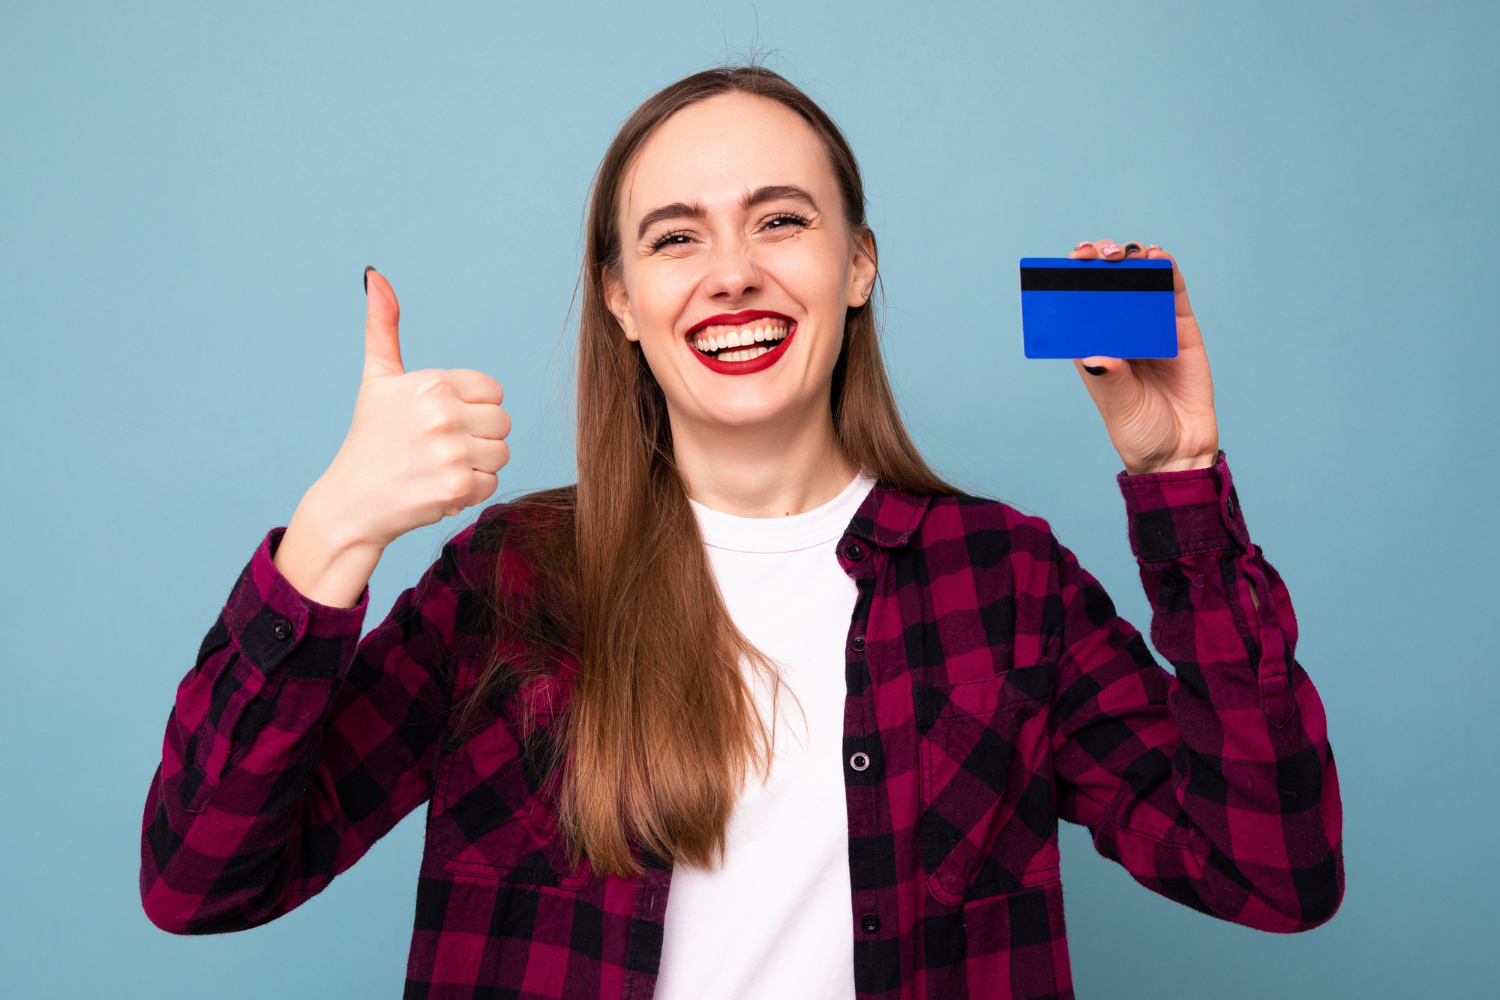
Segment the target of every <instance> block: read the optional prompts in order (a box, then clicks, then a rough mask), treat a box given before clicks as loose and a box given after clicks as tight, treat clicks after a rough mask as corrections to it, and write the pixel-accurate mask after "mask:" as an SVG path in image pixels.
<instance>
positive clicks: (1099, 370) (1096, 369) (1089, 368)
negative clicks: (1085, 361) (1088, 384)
mask: <svg viewBox="0 0 1500 1000" xmlns="http://www.w3.org/2000/svg"><path fill="white" fill-rule="evenodd" d="M1083 370H1084V371H1086V372H1088V373H1089V374H1090V375H1103V374H1104V373H1105V372H1107V371H1109V369H1108V368H1105V367H1104V366H1103V365H1084V366H1083Z"/></svg>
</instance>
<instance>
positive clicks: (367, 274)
mask: <svg viewBox="0 0 1500 1000" xmlns="http://www.w3.org/2000/svg"><path fill="white" fill-rule="evenodd" d="M373 270H375V265H374V264H371V265H370V266H368V267H366V268H365V294H366V295H369V294H370V272H371V271H373Z"/></svg>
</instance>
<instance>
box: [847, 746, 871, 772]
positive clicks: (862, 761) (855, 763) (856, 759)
mask: <svg viewBox="0 0 1500 1000" xmlns="http://www.w3.org/2000/svg"><path fill="white" fill-rule="evenodd" d="M849 766H850V767H852V768H854V769H855V770H856V771H863V770H864V769H865V768H867V767H869V766H870V758H869V755H868V754H866V753H865V752H864V751H863V750H861V751H860V752H859V753H857V754H855V755H854V756H853V757H850V758H849Z"/></svg>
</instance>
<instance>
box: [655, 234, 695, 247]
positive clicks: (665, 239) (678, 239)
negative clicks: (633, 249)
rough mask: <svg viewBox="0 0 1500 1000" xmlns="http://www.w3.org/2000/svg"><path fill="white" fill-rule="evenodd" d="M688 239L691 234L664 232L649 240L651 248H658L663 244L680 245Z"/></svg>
mask: <svg viewBox="0 0 1500 1000" xmlns="http://www.w3.org/2000/svg"><path fill="white" fill-rule="evenodd" d="M690 239H692V236H691V235H689V234H688V233H665V234H663V235H661V236H658V237H657V238H656V239H654V240H652V241H651V249H652V250H660V249H661V248H662V247H665V246H682V244H683V243H686V242H687V241H688V240H690Z"/></svg>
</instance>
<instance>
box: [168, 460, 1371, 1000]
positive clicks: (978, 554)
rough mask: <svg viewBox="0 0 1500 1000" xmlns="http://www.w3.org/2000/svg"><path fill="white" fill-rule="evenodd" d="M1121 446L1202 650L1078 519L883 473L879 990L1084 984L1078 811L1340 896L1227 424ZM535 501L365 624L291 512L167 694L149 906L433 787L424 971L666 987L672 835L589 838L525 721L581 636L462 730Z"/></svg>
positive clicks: (1306, 704)
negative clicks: (504, 582)
mask: <svg viewBox="0 0 1500 1000" xmlns="http://www.w3.org/2000/svg"><path fill="white" fill-rule="evenodd" d="M1117 480H1118V483H1119V486H1120V490H1121V492H1122V493H1123V495H1124V498H1125V507H1126V515H1127V522H1128V528H1129V535H1130V544H1131V548H1132V550H1133V552H1134V553H1135V556H1136V558H1137V560H1138V563H1139V567H1140V575H1141V582H1142V583H1143V584H1144V585H1145V589H1146V594H1147V596H1148V598H1149V599H1150V601H1151V607H1152V619H1151V638H1152V641H1153V643H1154V644H1155V646H1156V648H1157V650H1159V651H1160V652H1161V654H1162V655H1163V656H1165V657H1166V658H1167V659H1168V660H1170V661H1171V663H1172V665H1173V667H1175V668H1176V672H1175V676H1174V674H1173V673H1170V672H1168V671H1167V670H1165V669H1163V667H1162V666H1161V665H1160V664H1159V663H1158V662H1157V661H1156V660H1155V659H1154V657H1153V656H1152V654H1151V652H1150V651H1149V650H1148V648H1147V646H1146V644H1145V642H1144V640H1143V639H1142V637H1141V635H1140V633H1139V632H1138V631H1137V630H1136V629H1135V628H1134V627H1133V626H1131V625H1130V624H1129V623H1128V622H1126V621H1125V620H1124V619H1122V618H1120V617H1119V616H1118V615H1117V614H1116V613H1115V607H1114V604H1113V603H1112V602H1111V600H1110V598H1109V597H1108V596H1107V595H1106V594H1105V592H1104V590H1103V588H1101V587H1100V585H1099V583H1098V581H1097V580H1095V579H1094V577H1093V576H1091V575H1090V574H1089V573H1088V572H1087V571H1086V570H1084V569H1083V568H1082V567H1081V566H1079V564H1078V561H1077V560H1076V559H1075V558H1074V556H1073V553H1072V552H1071V551H1069V550H1068V549H1067V548H1065V547H1064V546H1063V545H1062V544H1061V543H1060V542H1059V541H1058V540H1057V538H1056V537H1055V536H1054V534H1053V533H1052V530H1051V528H1050V526H1049V525H1048V523H1047V522H1046V521H1045V520H1044V519H1042V518H1039V517H1035V516H1030V515H1025V514H1022V513H1020V512H1019V511H1018V510H1016V509H1015V508H1014V507H1011V506H1009V505H1008V504H1005V503H1000V502H996V501H992V500H984V499H980V498H977V497H969V496H961V497H956V498H931V497H920V496H912V495H910V494H907V493H903V492H901V491H899V490H895V489H892V488H890V486H889V485H888V484H886V483H883V482H882V483H877V485H876V486H875V487H874V489H873V490H872V491H871V492H870V493H869V495H868V496H867V497H866V498H865V500H864V502H863V504H862V505H861V506H860V508H859V510H858V512H857V513H856V514H855V516H854V518H853V520H852V521H851V522H850V523H849V527H848V530H847V531H846V533H845V535H844V537H843V539H842V540H841V541H840V542H839V545H838V550H837V551H838V559H839V563H840V565H841V566H842V567H843V568H844V570H845V572H847V573H848V574H849V575H850V576H851V577H852V578H853V579H854V580H855V582H856V583H857V585H858V588H859V599H858V601H857V603H856V605H855V610H854V615H853V620H852V621H851V622H850V623H849V631H848V642H847V644H846V646H845V663H846V675H847V680H848V684H847V692H848V693H847V701H846V703H845V714H844V719H845V728H844V740H843V755H844V762H845V763H844V777H845V796H846V801H847V805H848V816H849V871H850V875H851V882H852V886H853V894H852V896H851V898H850V900H849V911H848V918H849V924H848V927H849V933H850V934H852V935H853V937H854V970H853V972H854V982H855V984H856V987H857V989H858V994H859V997H860V998H861V1000H875V998H877V997H879V998H890V1000H895V998H898V997H899V998H929V997H930V998H944V1000H964V998H972V1000H978V998H997V1000H998V998H1002V997H1004V998H1042V997H1071V996H1072V995H1073V990H1072V979H1071V974H1070V970H1069V964H1068V947H1067V936H1066V932H1065V929H1064V921H1063V906H1062V898H1063V897H1062V885H1061V882H1060V879H1059V867H1058V843H1057V822H1058V820H1059V819H1064V820H1068V821H1070V822H1074V823H1081V824H1083V825H1085V826H1086V827H1088V829H1089V830H1090V831H1091V832H1092V834H1093V840H1094V845H1095V847H1096V848H1097V849H1098V851H1099V853H1100V854H1102V855H1104V856H1105V857H1107V858H1110V859H1111V860H1114V861H1118V862H1119V863H1120V864H1121V865H1123V866H1124V867H1125V869H1126V870H1127V871H1128V872H1130V874H1131V876H1133V877H1134V878H1135V879H1136V881H1138V882H1140V883H1141V884H1142V885H1144V886H1146V887H1147V888H1148V889H1151V890H1152V891H1153V892H1158V893H1160V894H1162V895H1163V896H1166V897H1168V898H1170V899H1174V900H1177V901H1178V902H1180V903H1183V904H1185V905H1187V906H1191V907H1193V908H1194V909H1196V910H1201V911H1202V912H1204V913H1207V914H1211V915H1213V916H1215V917H1220V918H1223V919H1225V920H1231V921H1234V922H1236V923H1239V924H1244V925H1246V926H1249V927H1255V928H1259V929H1262V930H1267V931H1281V932H1289V931H1302V930H1307V929H1309V928H1312V927H1316V926H1317V925H1319V924H1320V923H1322V922H1324V921H1326V920H1328V919H1329V918H1330V917H1331V916H1332V915H1333V913H1334V911H1335V910H1337V909H1338V906H1339V903H1340V902H1341V900H1342V898H1343V891H1344V868H1343V855H1342V850H1341V830H1342V816H1341V805H1340V800H1339V789H1338V779H1337V775H1336V772H1335V769H1334V761H1333V753H1332V751H1331V750H1330V748H1329V745H1328V738H1327V728H1326V724H1325V718H1324V712H1323V704H1322V702H1321V700H1320V699H1319V697H1318V693H1317V691H1316V690H1315V689H1314V688H1313V683H1312V681H1311V680H1310V679H1309V678H1308V676H1307V674H1306V673H1304V671H1303V669H1302V665H1301V664H1300V663H1298V662H1297V661H1296V660H1295V658H1294V657H1293V650H1294V648H1295V646H1296V641H1297V620H1296V617H1295V616H1294V614H1293V612H1292V603H1291V599H1290V597H1289V596H1288V594H1287V590H1286V587H1285V586H1284V585H1283V584H1282V581H1281V577H1280V576H1279V575H1278V574H1277V572H1276V570H1275V569H1273V568H1272V567H1271V564H1270V563H1268V562H1267V561H1266V560H1265V558H1264V556H1263V555H1262V552H1261V548H1260V546H1258V545H1255V544H1253V543H1251V541H1250V536H1249V533H1248V531H1247V530H1246V527H1245V520H1244V517H1243V515H1242V512H1241V511H1240V509H1239V498H1238V496H1237V494H1236V491H1235V489H1234V486H1233V483H1232V480H1231V478H1230V474H1229V468H1228V465H1227V464H1226V461H1225V457H1224V453H1223V452H1222V451H1220V452H1219V454H1218V456H1217V463H1216V464H1215V465H1214V466H1213V467H1211V468H1207V469H1193V470H1187V471H1181V472H1160V473H1151V474H1147V475H1140V476H1127V475H1126V474H1125V473H1123V472H1122V473H1120V474H1119V476H1118V477H1117ZM511 511H512V507H511V505H508V504H505V503H498V504H494V505H491V506H489V507H487V508H485V509H484V510H482V511H481V513H480V515H479V518H478V519H477V520H476V522H475V523H474V524H472V525H469V526H468V527H467V528H465V529H464V530H463V531H462V532H461V533H460V534H458V535H457V536H456V537H455V538H454V539H453V541H451V542H449V543H448V544H446V545H445V546H444V547H443V550H442V553H441V556H440V558H438V559H437V560H436V561H435V562H434V563H433V564H432V566H431V567H430V568H429V569H428V570H427V571H426V573H425V574H424V575H423V576H422V578H421V579H420V580H419V581H418V582H417V584H416V585H415V586H414V587H412V588H410V589H408V590H406V591H404V592H402V594H401V595H400V596H399V597H398V598H397V600H396V602H395V605H394V607H393V608H392V610H391V613H390V614H389V616H388V617H387V618H386V619H385V620H384V621H383V622H381V623H380V624H379V625H378V626H377V627H376V628H374V629H373V630H372V631H371V632H370V633H369V635H367V636H365V637H364V638H363V639H361V638H360V627H361V624H362V622H363V620H364V616H365V611H366V609H367V606H368V603H369V590H368V588H366V590H365V591H364V593H362V594H361V595H360V602H359V604H358V605H356V606H355V607H353V608H332V607H328V606H325V605H321V604H317V603H315V602H312V601H309V600H308V599H306V598H305V597H303V596H302V595H300V594H299V593H297V591H296V590H295V589H294V588H293V587H292V586H291V585H290V584H289V583H288V582H287V581H286V579H285V578H284V577H282V576H281V575H280V573H279V572H278V571H277V570H276V567H275V565H274V564H273V563H272V556H273V555H274V554H275V551H276V546H277V545H278V543H279V542H280V539H281V535H282V532H283V531H284V530H285V529H284V528H274V529H272V530H271V531H270V532H269V533H268V534H267V536H266V537H265V539H264V540H263V541H262V542H261V544H260V546H259V547H258V548H257V549H256V551H255V553H254V555H253V556H252V557H251V559H250V561H249V564H248V565H247V566H246V567H245V570H244V571H243V573H242V574H241V575H240V577H239V579H238V581H237V582H236V583H235V585H234V587H233V590H232V591H231V592H230V594H229V599H228V601H227V602H226V603H225V605H224V608H223V611H222V612H221V613H220V615H219V617H218V619H217V620H216V621H215V622H214V624H213V627H212V628H211V629H209V631H208V634H207V636H206V637H205V638H204V640H203V644H202V647H201V648H200V649H199V651H198V655H197V658H196V662H195V663H194V665H193V668H192V669H191V670H190V671H189V672H188V674H187V676H186V677H185V678H184V679H183V681H182V683H181V684H180V685H179V687H178V689H177V695H176V704H175V707H174V709H173V711H172V713H171V715H170V716H169V717H168V719H167V726H166V738H165V741H164V743H163V748H162V763H161V766H160V768H159V769H158V770H157V773H156V775H155V776H154V777H153V779H152V782H151V787H150V790H149V792H148V794H147V798H146V806H145V815H144V817H143V820H142V828H141V878H140V889H141V901H142V904H143V905H144V907H145V910H146V914H147V915H148V916H149V918H150V919H151V921H152V923H154V924H156V926H158V927H160V928H162V929H164V930H168V931H172V932H174V933H178V934H213V933H221V932H225V931H237V930H243V929H245V928H249V927H254V926H256V925H258V924H263V923H265V922H267V921H269V920H274V919H275V918H276V917H279V916H280V915H282V914H283V913H286V912H287V911H289V910H291V909H293V908H295V907H297V906H300V905H301V904H302V903H304V902H306V901H307V900H308V899H310V898H312V897H313V896H315V895H317V894H318V893H319V892H321V891H322V890H323V889H324V888H325V887H326V886H327V885H328V883H329V882H330V881H331V880H332V879H333V878H334V876H336V875H337V874H338V873H339V872H342V871H343V870H344V869H346V868H348V867H349V866H350V865H352V864H354V863H355V862H356V861H358V860H359V859H360V857H361V856H362V855H363V854H364V853H365V851H367V850H368V849H369V848H370V846H371V845H372V844H373V843H374V842H375V841H376V840H378V839H379V838H380V837H381V836H382V835H384V834H385V833H386V832H387V831H388V830H390V829H391V828H392V827H393V826H394V825H395V824H396V823H397V822H398V821H399V820H400V819H401V818H402V817H404V816H405V815H406V814H407V813H409V812H410V811H411V810H413V809H415V808H416V807H417V806H419V805H421V804H422V803H424V802H426V803H428V808H427V817H426V843H425V849H424V852H423V857H422V865H421V871H420V874H419V877H418V883H417V904H416V916H415V928H414V931H413V934H412V941H411V952H410V958H409V961H408V965H407V973H406V984H405V994H404V995H405V996H406V997H408V998H413V997H445V998H446V997H454V998H456V997H487V998H501V997H505V998H515V1000H540V998H547V997H554V998H564V997H566V998H578V1000H584V998H588V1000H593V998H606V997H607V998H624V1000H647V998H649V997H650V996H651V995H652V993H653V990H654V987H655V983H656V973H657V970H658V968H659V964H660V959H661V946H662V922H663V917H664V914H665V911H666V904H667V893H668V891H669V889H670V885H671V874H672V872H671V868H670V867H669V866H667V865H666V864H665V863H664V862H663V861H662V860H661V859H660V858H657V857H654V856H652V855H650V854H649V853H647V854H644V855H642V856H641V857H642V861H643V862H644V863H645V864H646V865H647V868H646V871H645V873H644V874H643V875H641V876H640V877H638V878H635V879H618V878H602V877H596V876H594V875H593V874H592V872H591V871H590V869H589V865H588V861H587V860H586V859H585V861H584V862H583V863H582V864H581V865H580V867H579V868H578V869H577V870H572V871H570V870H568V868H567V865H566V859H565V855H564V851H563V844H562V842H561V840H560V839H559V835H558V832H557V827H556V823H555V813H554V812H553V810H552V807H551V806H550V805H549V803H548V802H547V800H546V799H545V798H544V797H543V796H542V795H539V794H538V792H537V779H538V776H537V774H536V773H535V772H534V769H533V768H532V767H530V766H529V764H528V763H527V761H528V760H529V758H527V757H523V756H522V754H521V752H520V751H521V747H520V746H519V745H518V742H517V739H516V737H515V735H514V733H515V732H516V731H517V725H516V722H517V719H518V718H519V716H518V714H517V709H516V705H515V701H516V699H518V698H522V697H524V698H526V699H527V700H528V701H531V702H533V703H535V704H536V705H537V706H538V707H539V709H540V711H541V712H542V719H543V722H544V729H543V734H545V733H546V732H547V730H548V727H555V724H556V723H555V720H556V718H557V713H558V712H560V711H561V710H562V709H563V708H564V707H565V705H566V701H567V692H568V687H567V684H568V678H569V677H570V676H571V672H572V671H573V670H574V669H575V668H576V664H577V661H576V659H574V658H571V657H569V656H567V655H566V654H564V655H562V656H561V657H560V659H559V662H560V669H559V670H558V671H557V673H556V675H555V677H553V678H551V679H546V680H544V681H542V682H540V683H538V684H534V685H531V686H528V687H526V688H523V689H520V690H516V691H515V692H514V693H513V695H512V696H511V697H510V698H508V699H504V700H501V701H498V702H497V703H496V705H495V706H494V707H495V708H496V711H495V713H494V714H492V715H489V716H487V717H486V718H485V720H484V722H485V725H484V726H483V727H482V728H481V729H480V730H478V731H477V733H476V735H474V736H472V737H470V738H469V739H468V740H467V741H465V742H463V743H462V745H460V746H457V747H451V746H450V745H449V742H450V741H448V740H446V739H445V735H446V734H447V731H446V728H445V720H446V719H447V717H448V710H449V707H450V705H452V704H454V703H455V699H456V698H462V697H463V696H464V695H465V694H466V693H467V691H468V690H469V689H470V687H471V686H472V684H473V682H474V680H475V675H476V673H477V672H478V670H479V669H480V668H481V667H482V666H483V664H484V662H485V659H484V657H485V656H486V654H487V653H488V652H489V650H490V648H491V645H492V642H493V639H494V636H493V635H492V634H491V633H488V632H486V631H485V630H484V629H483V628H476V627H475V623H476V622H481V621H483V620H484V615H483V613H482V609H483V608H484V607H485V600H484V595H483V593H482V592H481V591H479V590H475V589H473V587H474V586H481V587H482V586H484V585H487V583H488V581H489V580H490V579H491V575H492V574H491V570H492V569H493V566H494V559H495V555H494V553H495V551H496V540H497V538H498V536H499V534H500V533H503V531H504V530H505V527H506V524H507V517H508V516H509V515H510V513H511ZM513 557H514V556H513V553H511V552H510V551H507V555H506V558H507V559H510V558H513ZM525 569H526V567H524V566H521V565H518V566H517V567H516V569H515V572H513V573H511V574H509V575H508V576H507V577H506V578H507V579H510V580H514V581H517V586H518V587H522V586H524V581H525V580H526V579H527V573H526V572H525ZM1252 587H1253V588H1254V590H1255V591H1256V592H1257V593H1258V595H1259V606H1258V607H1257V605H1256V603H1255V601H1254V600H1253V599H1252V593H1251V592H1252ZM518 597H519V598H521V599H524V598H525V594H524V593H520V594H518ZM443 665H448V666H450V667H451V668H452V671H451V673H450V672H448V671H445V670H441V669H438V668H439V667H440V666H443ZM444 677H451V678H452V680H451V681H449V682H445V681H444V680H442V678H444ZM533 738H536V737H533ZM543 738H545V735H544V736H543Z"/></svg>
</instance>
